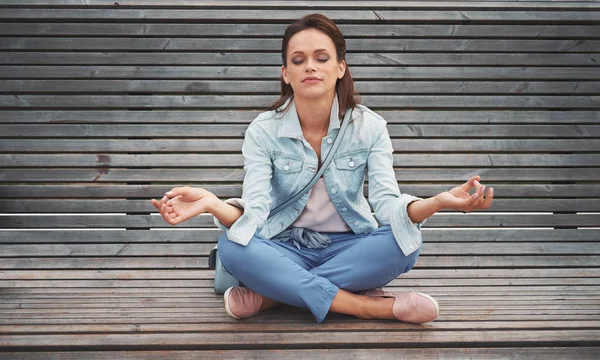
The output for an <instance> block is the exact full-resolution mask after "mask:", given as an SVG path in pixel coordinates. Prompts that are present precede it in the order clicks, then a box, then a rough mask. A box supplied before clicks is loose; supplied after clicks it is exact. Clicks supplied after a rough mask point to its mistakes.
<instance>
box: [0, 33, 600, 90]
mask: <svg viewBox="0 0 600 360" xmlns="http://www.w3.org/2000/svg"><path fill="white" fill-rule="evenodd" d="M599 42H600V41H599ZM280 76H281V67H280V66H256V65H253V66H246V67H244V66H151V65H144V66H127V65H114V66H109V65H90V66H67V67H65V66H51V65H48V66H44V65H0V78H2V79H7V80H9V79H57V78H60V79H107V78H109V79H123V78H126V79H127V78H135V79H140V80H141V79H157V80H162V79H173V78H176V79H180V80H181V79H190V78H192V79H202V80H223V79H235V80H237V79H241V80H262V81H264V80H278V79H279V78H280ZM352 77H353V79H355V80H383V81H390V80H402V81H405V80H419V79H420V80H431V79H438V80H457V81H461V80H464V79H469V81H474V80H486V81H496V80H499V81H520V80H523V79H526V80H533V81H536V80H537V81H540V80H568V81H573V80H587V81H590V80H598V79H600V75H598V71H596V70H594V68H591V67H552V66H545V67H537V66H536V67H509V66H507V67H499V66H498V67H485V68H482V67H473V66H462V67H459V66H455V67H450V66H435V67H424V66H420V67H419V66H408V67H406V66H386V67H382V66H356V67H354V68H352Z"/></svg>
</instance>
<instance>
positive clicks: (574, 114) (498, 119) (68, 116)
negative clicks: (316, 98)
mask: <svg viewBox="0 0 600 360" xmlns="http://www.w3.org/2000/svg"><path fill="white" fill-rule="evenodd" d="M262 111H265V109H261V110H220V111H219V110H201V111H198V110H186V111H180V110H169V111H164V110H153V111H135V110H131V111H123V110H70V111H61V110H27V111H19V110H0V124H16V123H23V124H27V123H30V124H45V123H57V124H61V123H62V124H68V123H85V124H93V123H99V122H100V123H117V124H121V125H124V124H135V123H156V124H164V123H193V124H206V123H211V124H219V123H227V124H232V123H250V122H251V121H252V120H253V119H254V118H256V116H257V115H258V114H259V113H260V112H262ZM377 112H378V113H379V114H380V115H381V116H383V118H385V119H386V120H387V121H388V123H389V124H416V123H418V124H431V123H438V124H448V123H451V124H454V125H456V124H486V126H490V125H494V124H511V125H520V124H538V125H539V124H544V125H548V124H597V123H598V119H599V118H600V111H593V110H591V111H578V110H573V111H560V110H557V111H539V110H538V111H533V110H518V111H515V110H477V111H458V110H443V111H439V110H438V111H435V110H429V111H413V110H378V111H377ZM202 126H203V127H204V126H205V125H202ZM3 129H6V128H3Z"/></svg>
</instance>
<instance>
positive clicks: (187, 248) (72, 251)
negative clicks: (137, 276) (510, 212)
mask: <svg viewBox="0 0 600 360" xmlns="http://www.w3.org/2000/svg"><path fill="white" fill-rule="evenodd" d="M520 241H521V242H518V243H510V244H502V243H485V242H480V243H435V242H428V241H425V243H424V244H423V249H422V251H421V254H422V255H427V256H434V255H437V256H451V255H458V256H467V255H473V256H475V255H488V256H489V255H493V256H500V255H542V256H547V255H556V256H561V255H563V256H566V255H588V256H589V255H600V243H598V242H582V243H555V242H551V243H545V242H533V243H527V242H522V241H524V240H520ZM465 244H468V246H466V245H465ZM213 247H214V244H210V243H173V244H169V243H165V244H120V243H116V244H68V245H64V244H52V245H48V244H26V245H20V244H6V245H2V250H3V254H2V256H3V257H57V256H74V257H87V256H108V257H120V256H125V257H131V256H202V255H203V256H206V255H207V254H208V253H209V252H210V250H211V249H212V248H213ZM33 261H37V259H32V262H33Z"/></svg>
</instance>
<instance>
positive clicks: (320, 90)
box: [281, 29, 346, 98]
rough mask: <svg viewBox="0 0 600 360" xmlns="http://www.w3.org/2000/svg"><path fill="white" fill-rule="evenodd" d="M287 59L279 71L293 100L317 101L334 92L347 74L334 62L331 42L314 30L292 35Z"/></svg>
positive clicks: (340, 64)
mask: <svg viewBox="0 0 600 360" xmlns="http://www.w3.org/2000/svg"><path fill="white" fill-rule="evenodd" d="M286 55H287V64H286V66H282V67H281V73H282V75H283V80H284V81H285V82H286V84H290V85H291V86H292V89H293V90H294V96H301V97H305V98H319V97H321V96H323V95H326V94H330V93H332V92H335V84H336V82H337V80H338V79H341V78H342V77H343V76H344V73H345V71H346V63H345V61H341V62H338V61H337V58H336V55H335V45H334V44H333V41H332V40H331V39H330V38H329V36H327V35H325V34H324V33H322V32H320V31H319V30H316V29H307V30H303V31H301V32H299V33H297V34H295V35H293V36H292V37H291V38H290V40H289V42H288V49H287V54H286Z"/></svg>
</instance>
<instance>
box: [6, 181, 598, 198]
mask: <svg viewBox="0 0 600 360" xmlns="http://www.w3.org/2000/svg"><path fill="white" fill-rule="evenodd" d="M464 180H466V179H464ZM457 185H460V182H453V183H447V184H434V185H416V184H409V183H400V190H401V191H402V192H404V193H408V194H412V195H415V196H418V197H430V196H434V195H436V194H438V193H440V192H443V191H448V190H449V189H451V188H453V187H455V186H457ZM486 185H487V186H491V187H493V188H494V191H495V194H494V196H495V197H496V198H510V199H530V198H556V199H566V198H573V197H578V198H598V197H600V189H599V188H598V186H597V185H595V184H522V183H515V184H514V185H512V184H508V185H505V184H496V183H487V184H486ZM177 186H199V187H202V188H204V189H206V190H208V191H211V192H213V193H215V194H216V195H217V196H219V197H224V198H229V197H240V196H241V195H242V186H241V184H231V183H230V184H195V183H192V182H186V183H183V184H181V183H173V184H170V185H150V184H148V185H120V184H119V185H108V184H107V185H104V184H83V185H82V184H72V185H52V184H48V185H21V184H19V185H1V184H0V196H2V197H3V198H10V199H19V198H54V199H56V198H61V199H77V198H93V199H104V198H141V199H151V198H161V197H163V195H164V194H165V193H166V192H167V191H169V190H171V189H172V188H173V187H177ZM365 192H366V187H365Z"/></svg>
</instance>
